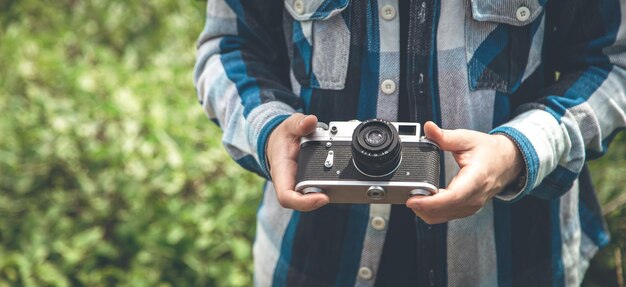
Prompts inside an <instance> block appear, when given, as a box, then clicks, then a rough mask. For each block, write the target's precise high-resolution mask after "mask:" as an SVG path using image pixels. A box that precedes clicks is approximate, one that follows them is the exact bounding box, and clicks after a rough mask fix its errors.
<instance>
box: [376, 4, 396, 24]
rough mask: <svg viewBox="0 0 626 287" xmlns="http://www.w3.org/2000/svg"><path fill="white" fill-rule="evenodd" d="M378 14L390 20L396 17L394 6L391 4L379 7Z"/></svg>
mask: <svg viewBox="0 0 626 287" xmlns="http://www.w3.org/2000/svg"><path fill="white" fill-rule="evenodd" d="M380 16H381V17H383V19H385V20H391V19H393V18H395V17H396V8H393V6H391V5H385V6H383V7H382V8H380Z"/></svg>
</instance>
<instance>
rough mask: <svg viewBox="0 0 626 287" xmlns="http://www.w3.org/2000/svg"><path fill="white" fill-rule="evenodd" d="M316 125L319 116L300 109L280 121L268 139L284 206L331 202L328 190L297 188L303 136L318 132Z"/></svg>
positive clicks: (276, 185) (317, 205) (308, 206)
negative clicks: (299, 190) (314, 191)
mask: <svg viewBox="0 0 626 287" xmlns="http://www.w3.org/2000/svg"><path fill="white" fill-rule="evenodd" d="M316 127H317V117H315V116H314V115H308V116H305V115H303V114H300V113H296V114H293V115H291V116H290V117H289V118H287V119H286V120H285V121H283V122H282V123H281V124H280V125H278V126H277V127H276V128H275V129H274V130H273V131H272V133H271V134H270V137H269V139H268V141H267V146H266V152H265V153H266V155H267V160H268V162H269V165H270V170H271V171H270V174H271V176H272V182H273V183H274V189H275V190H276V197H277V198H278V202H279V203H280V205H281V206H282V207H284V208H291V209H295V210H299V211H311V210H314V209H317V208H320V207H322V206H324V205H326V204H328V202H330V199H329V198H328V196H327V195H326V194H324V193H309V194H301V193H299V192H297V191H295V190H294V189H295V186H296V172H297V170H298V153H300V138H301V137H303V136H306V135H308V134H311V133H312V132H314V131H315V128H316Z"/></svg>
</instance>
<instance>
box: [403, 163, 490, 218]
mask: <svg viewBox="0 0 626 287" xmlns="http://www.w3.org/2000/svg"><path fill="white" fill-rule="evenodd" d="M479 191H480V184H479V182H478V181H477V180H476V177H475V176H474V173H473V171H472V170H471V169H469V168H463V169H461V170H460V171H459V173H458V174H457V175H456V177H455V179H454V180H453V181H452V182H450V185H449V186H448V187H447V188H446V189H440V190H439V192H438V193H437V194H435V195H432V196H421V197H417V196H414V197H411V198H409V200H407V202H406V205H407V207H409V208H411V209H416V210H419V211H421V212H423V213H426V214H428V215H429V216H433V217H446V218H454V216H455V215H458V214H461V213H464V212H467V211H468V210H470V209H472V208H473V206H472V207H470V206H466V204H468V203H469V202H470V199H471V197H472V196H473V194H474V193H476V192H479Z"/></svg>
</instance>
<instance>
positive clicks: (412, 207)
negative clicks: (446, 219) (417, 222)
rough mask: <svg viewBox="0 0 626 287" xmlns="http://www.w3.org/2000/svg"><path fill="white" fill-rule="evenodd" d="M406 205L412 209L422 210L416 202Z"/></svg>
mask: <svg viewBox="0 0 626 287" xmlns="http://www.w3.org/2000/svg"><path fill="white" fill-rule="evenodd" d="M406 206H408V207H409V208H410V209H416V210H421V208H420V206H419V205H418V204H416V203H415V202H411V203H409V204H407V205H406Z"/></svg>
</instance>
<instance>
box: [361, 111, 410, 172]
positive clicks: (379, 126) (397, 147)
mask: <svg viewBox="0 0 626 287" xmlns="http://www.w3.org/2000/svg"><path fill="white" fill-rule="evenodd" d="M401 151H402V145H401V143H400V135H399V134H398V131H397V130H396V128H395V127H394V126H393V124H391V123H390V122H388V121H385V120H381V119H372V120H367V121H364V122H362V123H361V124H359V125H358V126H357V127H356V128H355V129H354V132H353V133H352V159H353V162H354V165H355V166H356V168H357V169H358V170H359V171H360V172H361V173H363V174H365V175H367V176H372V177H382V176H386V175H389V174H391V173H392V172H394V171H395V170H396V169H397V168H398V166H399V164H400V160H401V158H402V153H401Z"/></svg>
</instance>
